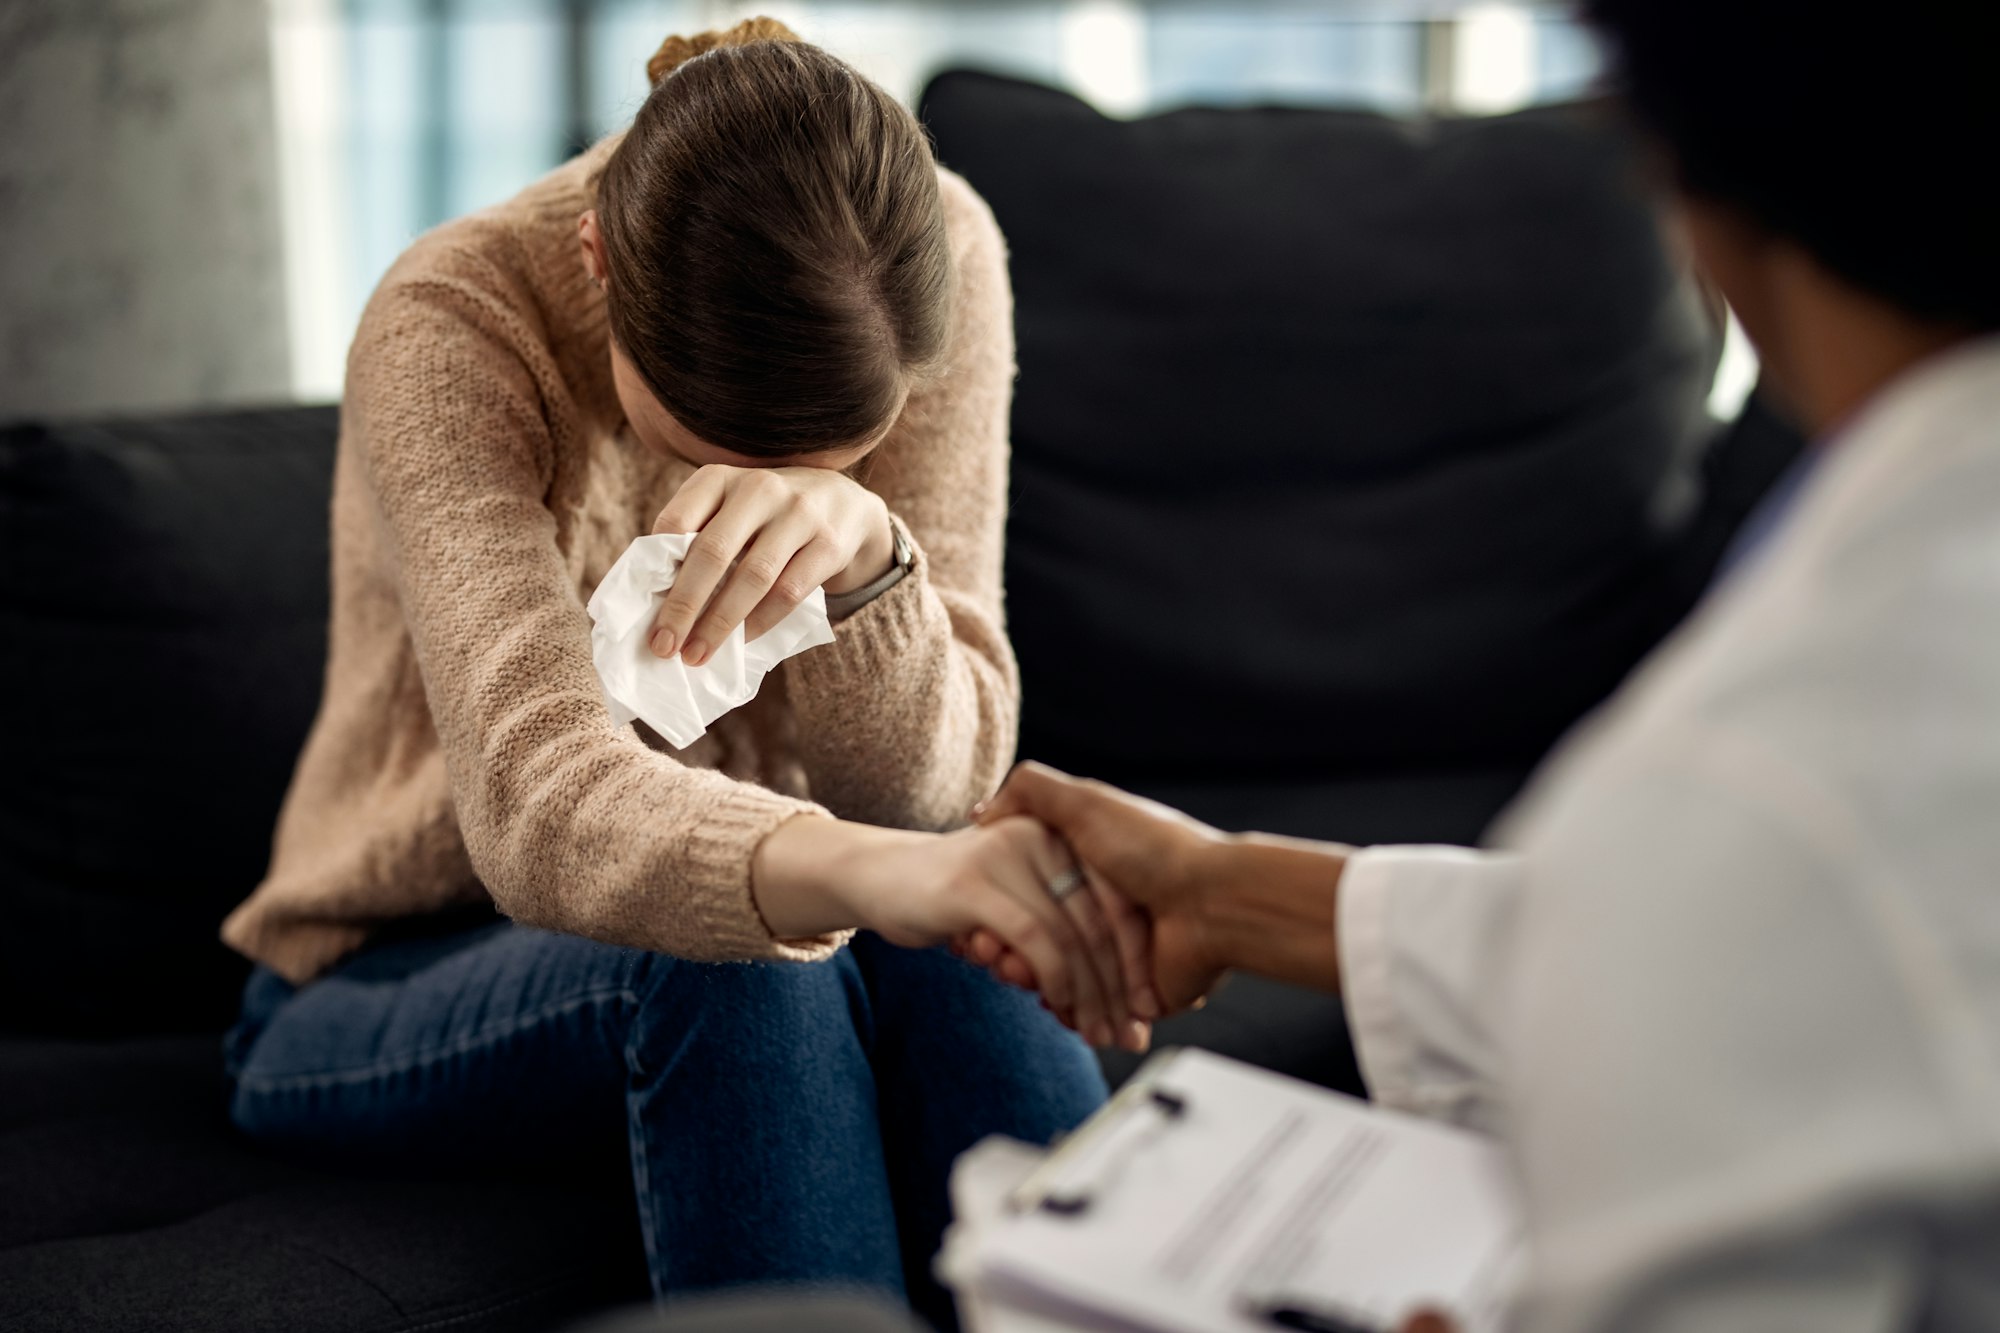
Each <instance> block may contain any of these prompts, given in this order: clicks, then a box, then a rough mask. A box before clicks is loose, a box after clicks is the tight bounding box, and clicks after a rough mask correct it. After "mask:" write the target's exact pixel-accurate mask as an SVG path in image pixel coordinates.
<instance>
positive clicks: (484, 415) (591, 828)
mask: <svg viewBox="0 0 2000 1333" xmlns="http://www.w3.org/2000/svg"><path fill="white" fill-rule="evenodd" d="M509 296H510V292H509V291H508V289H507V284H506V282H505V281H504V278H503V277H502V276H501V275H499V274H497V273H496V272H493V271H491V270H490V269H489V268H488V267H487V265H486V261H485V260H483V259H481V258H480V257H479V256H478V255H476V254H472V253H466V252H464V251H459V252H455V253H454V252H451V251H448V250H443V249H442V247H440V246H438V245H433V244H431V243H429V242H426V243H425V244H424V245H421V246H420V247H419V248H418V249H417V250H416V251H413V252H412V255H411V256H407V257H406V258H405V260H404V261H403V263H401V264H399V265H398V268H397V269H396V270H394V271H392V273H391V274H390V276H389V278H388V279H387V280H385V282H384V285H383V287H382V289H381V290H380V291H379V292H378V293H377V295H376V297H375V298H374V300H372V301H371V302H370V304H369V308H368V310H367V312H366V314H365V315H364V316H363V319H362V323H361V327H360V330H359V331H358V333H357V335H356V338H355V343H354V348H353V351H352V353H351V355H350V359H349V364H348V389H347V397H346V401H345V404H344V408H343V411H344V420H343V433H344V435H345V437H346V439H345V442H344V446H343V447H348V448H354V449H357V450H359V452H360V458H361V462H362V465H363V468H364V470H365V474H366V475H367V477H368V479H369V484H370V486H371V487H372V490H373V493H374V497H375V499H376V501H377V509H378V513H379V519H380V522H381V524H382V526H383V529H384V531H383V546H384V548H385V549H386V551H387V553H388V558H389V559H390V560H392V561H393V562H394V563H395V564H396V566H397V568H396V570H395V580H394V582H395V586H396V588H397V592H398V596H399V598H400V601H401V610H402V615H403V618H404V621H405V622H406V625H407V628H408V632H409V634H410V637H411V640H412V642H413V644H414V647H415V651H416V655H417V660H418V665H419V667H420V669H421V673H422V679H423V683H424V690H425V693H426V696H427V701H428V704H429V707H430V712H431V716H432V718H433V720H434V722H435V724H436V728H437V734H438V739H439V743H440V746H441V748H442V750H443V754H444V759H445V766H446V769H447V771H448V773H449V775H450V781H451V792H452V800H453V804H454V807H455V811H456V814H457V817H458V821H459V825H460V829H461V832H462V834H463V836H464V839H465V846H466V850H467V851H468V853H469V854H470V857H471V861H472V865H473V868H474V870H475V871H476V872H477V874H478V875H479V877H480V879H481V880H482V881H483V882H484V884H485V886H486V889H487V891H488V892H489V893H490V894H491V895H492V897H493V900H494V902H495V903H496V904H497V905H498V906H499V907H500V909H501V910H502V911H504V912H506V913H507V914H508V915H509V916H511V917H513V918H514V919H516V920H517V921H520V922H523V923H525V924H529V925H535V926H540V927H544V928H547V929H550V930H557V931H563V932H566V933H571V934H577V935H585V936H590V937H592V938H596V939H601V940H605V941H608V942H612V943H617V944H624V945H633V946H638V947H642V948H647V949H653V950H658V951H660V952H663V953H670V954H675V955H678V956H680V957H684V958H694V959H708V960H724V959H750V958H796V959H810V958H817V957H823V956H825V955H826V954H827V953H829V952H831V951H832V950H833V949H834V948H836V947H838V945H839V944H840V943H841V942H842V940H841V938H840V937H837V936H826V937H821V938H817V939H811V940H798V941H780V940H776V939H774V938H773V937H772V935H771V932H770V930H769V929H768V928H767V927H766V925H765V924H764V921H763V918H762V916H761V915H760V914H759V912H758V910H757V907H756V903H755V900H754V899H753V897H752V895H751V889H750V861H751V856H752V854H753V852H754V851H755V849H756V847H757V844H758V842H759V841H760V840H761V839H762V838H763V837H764V836H765V834H767V833H769V832H770V831H771V830H772V829H773V828H775V827H777V826H778V825H779V824H780V823H782V822H784V821H785V820H787V819H789V818H791V817H792V816H794V815H797V814H800V813H805V812H813V811H816V810H817V809H818V808H817V807H815V806H812V805H810V804H808V803H805V802H801V801H796V800H792V799H790V798H787V797H784V796H782V795H780V794H778V793H776V792H773V791H770V790H768V789H766V788H762V787H758V786H754V785H751V784H748V783H744V782H738V781H735V780H733V779H731V778H728V777H725V776H723V775H722V774H720V773H715V772H711V771H708V770H703V769H695V768H690V767H688V766H686V765H683V764H681V763H679V762H677V761H676V760H674V759H673V758H671V757H670V756H667V755H664V754H660V753H657V752H655V751H653V750H651V749H649V748H647V747H646V746H645V745H644V744H643V743H641V742H640V741H639V739H638V738H637V737H636V736H635V735H634V734H633V733H632V732H631V730H630V729H628V728H618V727H614V726H613V725H612V723H611V719H610V716H609V713H608V711H607V710H606V708H605V705H604V702H603V696H602V694H601V691H600V688H599V685H598V681H597V675H596V671H595V668H594V667H593V665H592V660H591V654H590V623H589V619H588V614H587V613H586V611H585V610H584V607H583V605H582V601H581V598H580V596H579V593H578V589H577V587H576V583H575V580H574V578H573V576H572V575H571V574H570V572H569V570H568V568H567V562H566V560H565V558H564V555H563V553H562V551H561V550H560V549H559V546H558V519H557V516H556V514H555V513H554V512H553V511H552V510H551V508H550V505H549V503H548V500H547V496H548V494H549V492H550V487H551V485H552V482H553V478H554V475H555V459H556V454H557V449H558V445H559V443H560V442H559V441H558V439H557V438H556V435H555V431H556V429H558V428H557V427H552V425H551V421H552V420H553V421H561V420H564V419H565V417H564V415H563V414H562V413H560V412H556V413H552V412H551V411H550V410H549V408H550V406H551V405H552V404H560V403H563V402H565V401H566V397H565V395H566V393H567V391H566V389H565V388H564V386H563V383H562V381H561V379H560V377H559V376H558V375H557V374H556V372H555V370H554V366H553V363H552V362H551V361H550V360H549V358H548V357H547V356H546V355H544V354H541V353H540V351H539V349H540V345H541V344H540V340H539V335H538V333H537V330H536V326H534V325H533V324H532V322H531V319H530V317H529V316H527V315H524V314H523V313H522V307H523V304H524V303H522V302H517V301H514V300H510V299H509ZM819 813H824V812H823V811H821V812H819Z"/></svg>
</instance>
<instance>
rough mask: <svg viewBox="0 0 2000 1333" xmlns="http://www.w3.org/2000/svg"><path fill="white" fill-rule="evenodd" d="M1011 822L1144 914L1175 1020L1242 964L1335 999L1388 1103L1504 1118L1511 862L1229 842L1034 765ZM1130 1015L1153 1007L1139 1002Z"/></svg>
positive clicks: (1269, 840)
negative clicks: (1046, 837) (1503, 1019)
mask: <svg viewBox="0 0 2000 1333" xmlns="http://www.w3.org/2000/svg"><path fill="white" fill-rule="evenodd" d="M1009 814H1029V815H1033V816H1035V817H1036V818H1038V819H1040V820H1042V821H1043V822H1044V823H1046V824H1048V825H1049V826H1050V827H1051V828H1053V829H1054V830H1055V832H1056V833H1057V834H1059V835H1060V836H1061V837H1062V839H1063V840H1064V841H1065V842H1066V843H1068V845H1069V847H1070V849H1071V850H1072V851H1073V852H1074V853H1075V854H1076V856H1077V858H1078V860H1079V861H1080V862H1081V863H1082V864H1083V865H1084V867H1085V868H1086V870H1087V871H1088V872H1089V873H1090V874H1091V875H1092V877H1093V878H1094V879H1095V880H1096V881H1098V882H1097V883H1096V884H1094V885H1093V887H1094V888H1096V889H1098V890H1100V891H1103V890H1106V889H1108V890H1110V891H1112V892H1115V893H1118V894H1122V895H1123V896H1124V897H1125V898H1126V899H1128V900H1129V901H1132V902H1135V903H1137V904H1139V905H1140V906H1142V907H1144V908H1145V909H1146V913H1147V915H1149V916H1150V917H1151V919H1152V923H1153V926H1152V928H1153V932H1154V938H1153V942H1152V949H1151V955H1152V961H1153V969H1152V971H1153V976H1154V978H1155V980H1156V982H1157V984H1158V987H1159V991H1160V994H1159V997H1158V998H1159V999H1160V1000H1161V1001H1162V1002H1163V1003H1164V1007H1165V1009H1166V1011H1168V1012H1172V1011H1174V1010H1177V1009H1181V1008H1185V1007H1186V1006H1187V1005H1189V1004H1191V1003H1193V1002H1195V1001H1196V1000H1197V999H1198V998H1199V997H1200V996H1202V995H1204V994H1206V993H1207V991H1208V990H1209V989H1210V988H1211V987H1213V986H1214V984H1215V983H1216V981H1217V980H1218V979H1219V978H1220V976H1221V975H1222V973H1223V972H1224V971H1225V970H1227V969H1230V968H1241V969H1243V970H1245V971H1250V972H1257V973H1261V974H1262V975H1264V976H1269V977H1275V978H1278V979H1280V980H1283V981H1289V982H1293V983H1296V984H1299V985H1305V986H1311V987H1316V988H1318V989H1321V990H1327V991H1338V992H1339V993H1340V995H1341V996H1342V998H1343V999H1344V1000H1345V1001H1346V1005H1347V1016H1348V1025H1349V1028H1350V1030H1351V1032H1352V1034H1353V1038H1354V1047H1355V1053H1356V1055H1357V1057H1358V1058H1359V1061H1360V1064H1361V1072H1362V1075H1363V1077H1364V1078H1365V1079H1366V1080H1367V1082H1368V1087H1369V1090H1370V1091H1371V1092H1372V1093H1373V1095H1374V1097H1375V1099H1376V1100H1377V1101H1379V1102H1381V1103H1383V1104H1385V1105H1388V1106H1393V1107H1396V1108H1397V1109H1399V1110H1404V1111H1409V1112H1412V1113H1414V1114H1418V1115H1424V1116H1429V1117H1431V1118H1433V1119H1440V1120H1449V1121H1452V1122H1454V1123H1457V1124H1461V1125H1467V1126H1472V1127H1478V1128H1487V1129H1490V1128H1492V1127H1493V1126H1494V1125H1495V1124H1496V1123H1497V1122H1498V1119H1499V1108H1500V1091H1499V1088H1500V1079H1499V1057H1498V1048H1497V1045H1496V1042H1495V1038H1494V1034H1493V1028H1492V1016H1493V1014H1494V1012H1495V1006H1494V995H1495V990H1496V988H1497V986H1498V985H1499V982H1500V977H1499V968H1500V966H1501V963H1502V961H1503V960H1504V957H1505V947H1504V946H1505V944H1506V941H1507V939H1508V937H1509V935H1510V934H1511V932H1512V929H1513V920H1514V916H1515V914H1516V904H1517V902H1518V899H1519V886H1520V872H1519V864H1518V862H1517V861H1516V859H1515V858H1513V857H1512V856H1508V855H1505V854H1496V853H1488V852H1476V851H1472V850H1470V849H1467V848H1463V847H1369V848H1361V849H1356V848H1352V847H1347V846H1344V845H1342V844H1339V843H1323V842H1307V841H1304V840H1301V839H1297V838H1279V837H1272V836H1270V835H1268V834H1256V833H1252V834H1240V835H1229V834H1224V833H1221V832H1218V831H1217V830H1215V829H1213V828H1210V827H1209V826H1207V825H1206V824H1202V823H1200V822H1198V821H1196V820H1193V819H1190V818H1189V817H1188V816H1186V815H1184V814H1181V813H1179V812H1178V811H1175V810H1170V809H1168V808H1167V807H1165V806H1162V805H1159V804H1156V803H1154V802H1151V801H1146V800H1141V799H1140V798H1138V797H1135V796H1131V795H1129V794H1127V793H1125V792H1121V791H1119V790H1117V789H1116V788H1114V787H1108V786H1106V785H1104V784H1103V783H1100V782H1088V781H1082V780H1079V779H1076V778H1072V777H1068V776H1066V775H1064V774H1061V773H1058V772H1056V771H1054V770H1053V769H1049V768H1044V767H1042V766H1041V765H1038V764H1023V765H1022V766H1021V767H1019V768H1017V769H1016V770H1015V771H1014V773H1013V774H1012V775H1011V776H1010V777H1009V778H1008V780H1007V783H1006V785H1005V786H1004V787H1002V788H1001V790H1000V794H999V795H998V796H996V797H995V798H994V799H993V800H992V801H990V802H988V803H987V805H986V806H985V807H984V808H983V810H982V811H981V814H980V817H981V818H983V819H987V820H991V819H997V818H1000V817H1002V816H1005V815H1009ZM968 951H969V953H970V954H971V956H972V958H973V959H974V961H976V962H980V963H983V964H986V965H988V966H992V967H994V968H995V970H996V971H998V972H999V973H1000V975H1002V976H1003V977H1005V978H1007V979H1008V980H1010V981H1014V982H1015V983H1016V984H1026V983H1027V981H1028V974H1027V969H1026V968H1025V966H1024V965H1023V964H1022V963H1021V961H1020V960H1019V959H1015V958H1009V957H1007V956H1005V953H1004V951H1003V950H1002V949H1001V947H1000V946H999V944H998V942H997V941H995V940H992V939H991V938H990V937H989V938H986V939H983V940H981V939H975V940H974V941H972V942H971V944H970V945H969V946H968ZM1134 971H1135V969H1133V968H1131V967H1130V966H1128V968H1127V975H1128V976H1129V975H1132V974H1133V972H1134ZM1133 1007H1134V1008H1135V1009H1136V1010H1138V1011H1139V1012H1142V1013H1143V1012H1157V1010H1148V1009H1147V1008H1146V1007H1145V999H1144V998H1143V997H1135V999H1134V1002H1133Z"/></svg>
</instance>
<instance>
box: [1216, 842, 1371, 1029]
mask: <svg viewBox="0 0 2000 1333" xmlns="http://www.w3.org/2000/svg"><path fill="white" fill-rule="evenodd" d="M1352 850H1353V849H1352V848H1349V847H1346V846H1343V845H1341V844H1339V843H1328V842H1307V841H1305V840H1303V839H1299V838H1280V837H1276V836H1273V835H1271V834H1265V833H1246V834H1240V835H1238V836H1235V837H1230V838H1225V839H1222V840H1220V841H1218V842H1217V843H1216V844H1214V845H1213V846H1212V847H1211V848H1210V849H1209V850H1208V852H1207V853H1206V854H1205V858H1204V859H1205V862H1206V864H1205V865H1204V866H1203V869H1202V874H1201V888H1200V890H1199V895H1198V902H1197V904H1196V911H1197V912H1198V913H1199V916H1200V919H1201V922H1202V934H1203V937H1204V939H1205V940H1206V941H1207V942H1208V944H1209V946H1210V948H1211V949H1212V950H1213V957H1214V958H1215V959H1216V960H1217V961H1218V962H1220V963H1221V964H1222V965H1223V966H1225V967H1234V968H1240V969H1242V970H1244V971H1246V972H1255V973H1258V974H1259V975H1262V976H1267V977H1272V978H1275V979H1276V980H1279V981H1287V982H1291V983H1292V984H1294V985H1299V986H1309V987H1312V988H1313V989H1316V990H1323V991H1333V992H1337V991H1338V990H1339V989H1340V949H1339V945H1338V943H1337V942H1336V940H1335V939H1334V905H1335V902H1336V901H1337V899H1338V896H1339V890H1340V875H1341V871H1342V870H1343V869H1344V868H1345V867H1346V865H1347V856H1348V853H1349V852H1350V851H1352Z"/></svg>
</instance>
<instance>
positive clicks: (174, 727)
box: [0, 407, 336, 1033]
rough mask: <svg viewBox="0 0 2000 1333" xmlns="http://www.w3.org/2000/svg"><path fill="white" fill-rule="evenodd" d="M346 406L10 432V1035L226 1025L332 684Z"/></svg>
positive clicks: (2, 1000)
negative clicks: (276, 845) (296, 770)
mask: <svg viewBox="0 0 2000 1333" xmlns="http://www.w3.org/2000/svg"><path fill="white" fill-rule="evenodd" d="M335 420H336V412H335V409H333V408H330V407H327V408H303V409H286V410H279V411H270V412H238V413H229V414H223V415H214V416H194V417H175V418H161V419H152V420H134V421H123V422H110V423H96V424H76V425H23V426H14V427H9V428H7V429H5V430H4V431H0V679H4V680H5V681H6V682H7V689H6V690H4V691H0V735H5V736H6V737H7V748H8V754H7V763H6V764H5V765H4V766H0V915H4V919H5V921H6V929H5V930H0V1030H12V1031H23V1030H26V1031H40V1032H71V1033H77V1032H137V1031H147V1030H152V1031H165V1030H174V1029H180V1030H190V1029H195V1028H214V1027H218V1026H220V1025H221V1024H222V1023H223V1022H224V1021H226V1019H227V1017H228V1015H229V1014H230V1013H231V1012H232V1011H233V1007H234V1004H235V997H236V991H237V988H238V986H239V984H240V982H241V979H242V975H243V966H242V964H241V962H240V960H238V959H236V958H235V957H234V956H233V955H231V954H229V953H228V952H227V951H226V950H225V949H224V948H223V947H222V946H221V945H220V944H219V943H217V941H216V938H215V932H216V928H217V926H218V925H219V924H220V922H221V920H222V917H223V916H224V915H225V914H226V913H227V912H228V910H229V909H230V908H231V907H232V906H234V905H235V904H236V902H238V901H239V900H240V899H241V898H242V897H243V896H244V895H245V894H246V893H248V892H249V890H250V889H251V887H252V886H254V885H255V883H256V882H257V879H258V877H259V876H260V875H261V874H262V872H263V869H264V863H265V858H266V856H267V855H268V852H269V848H270V838H271V828H272V824H273V822H274V819H275V816H276V813H277V808H278V802H279V800H280V798H281V797H282V795H283V793H284V788H285V784H286V782H287V781H288V779H289V778H290V776H291V770H292V764H293V762H294V760H295V759H296V758H297V756H298V750H299V745H300V743H301V741H302V740H303V738H304V735H305V731H306V727H307V725H308V724H309V723H310V721H311V718H312V714H313V710H314V708H315V707H316V706H317V704H318V700H319V689H320V679H321V674H322V672H323V671H324V669H325V644H326V604H327V594H326V582H327V508H328V501H329V496H330V491H331V478H332V463H333V444H334V433H335Z"/></svg>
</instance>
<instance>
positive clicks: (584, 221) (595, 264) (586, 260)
mask: <svg viewBox="0 0 2000 1333" xmlns="http://www.w3.org/2000/svg"><path fill="white" fill-rule="evenodd" d="M576 239H577V242H578V244H579V245H581V246H582V247H583V266H584V268H585V269H586V270H588V272H589V273H590V280H591V281H592V282H594V283H596V284H597V287H598V290H599V291H602V290H603V289H604V281H605V276H606V274H607V273H608V271H609V270H607V269H606V268H605V266H604V238H603V236H601V235H600V234H599V233H598V230H597V210H596V209H594V208H587V209H585V210H584V212H583V216H582V217H579V218H578V219H577V220H576Z"/></svg>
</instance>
